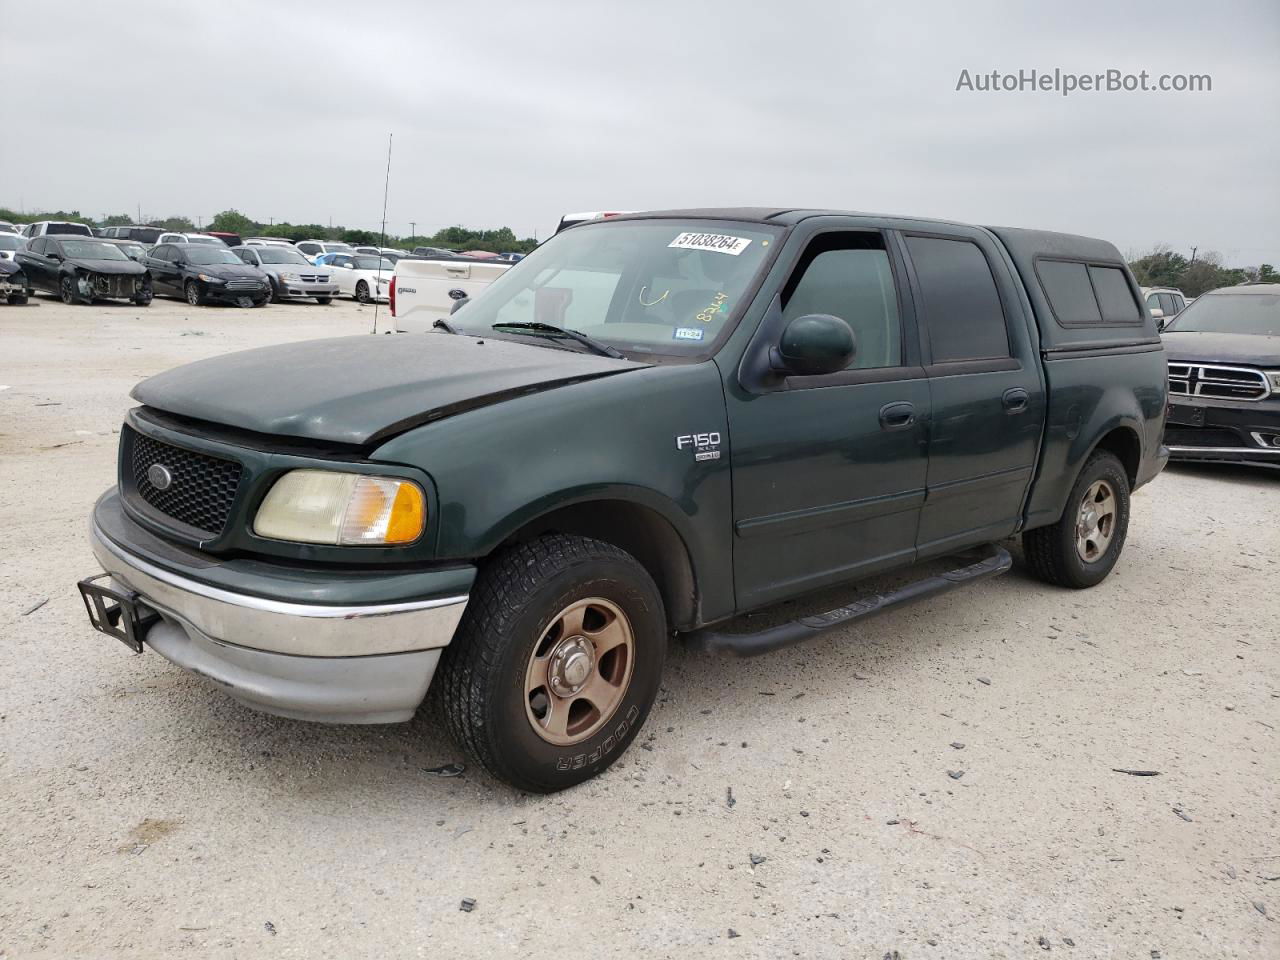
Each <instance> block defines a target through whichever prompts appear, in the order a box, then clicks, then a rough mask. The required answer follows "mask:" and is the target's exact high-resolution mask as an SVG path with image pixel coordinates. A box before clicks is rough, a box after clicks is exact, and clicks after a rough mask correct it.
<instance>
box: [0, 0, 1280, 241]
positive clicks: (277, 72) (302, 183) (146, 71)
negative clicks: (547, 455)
mask: <svg viewBox="0 0 1280 960" xmlns="http://www.w3.org/2000/svg"><path fill="white" fill-rule="evenodd" d="M4 17H5V31H4V34H3V38H2V39H0V45H2V46H0V50H3V62H4V63H5V64H6V66H7V67H8V68H9V69H8V71H7V72H8V76H9V78H10V90H11V91H13V92H14V93H15V94H16V97H15V100H13V101H11V103H16V105H17V106H20V110H19V111H18V115H20V116H21V117H22V118H23V132H22V134H20V135H17V136H15V135H14V133H13V132H12V130H11V131H10V132H9V133H8V134H7V137H6V139H7V140H8V141H9V142H8V144H7V146H6V147H5V148H4V149H3V150H0V204H3V205H7V206H8V205H17V204H18V203H19V202H22V203H24V204H26V205H27V206H28V207H39V206H65V207H78V208H80V209H81V210H83V211H85V212H86V213H94V214H100V213H103V212H118V211H126V210H127V211H132V210H134V209H135V207H136V205H137V204H139V203H140V204H141V206H142V209H143V211H144V213H145V214H149V215H153V216H157V217H158V216H165V215H168V214H175V213H186V214H188V215H192V216H200V217H203V218H206V219H207V218H208V217H209V216H211V215H212V214H214V213H215V212H217V211H218V210H222V209H224V208H226V207H229V206H235V207H237V208H239V209H240V210H242V211H243V212H245V213H247V214H249V215H250V216H253V217H255V218H263V219H265V218H266V217H275V218H276V219H277V220H282V219H287V220H292V221H320V222H326V221H328V220H329V219H330V218H332V220H333V222H335V223H345V224H347V225H349V226H363V227H375V226H376V225H377V222H378V220H379V218H380V215H381V204H382V176H383V168H384V164H385V149H386V137H387V134H388V132H394V134H395V148H394V154H393V158H392V177H391V190H390V209H389V212H388V219H389V222H390V229H392V230H393V231H395V232H406V231H407V230H408V225H409V222H410V221H411V220H412V221H416V222H417V224H418V228H419V231H428V230H434V229H435V228H438V227H440V226H444V225H448V224H450V223H455V222H461V223H466V224H469V225H473V226H497V225H500V224H509V225H510V226H512V227H513V228H514V229H515V230H516V231H517V232H518V233H520V234H522V235H524V234H528V233H533V232H534V231H535V230H536V231H537V232H538V234H539V236H545V235H546V234H547V233H548V232H549V230H550V229H551V227H552V226H553V225H554V224H555V222H556V220H557V219H558V217H559V215H560V213H561V212H563V211H566V210H577V209H601V208H654V207H672V206H693V205H698V206H704V205H722V204H723V205H729V204H766V205H767V204H780V205H810V206H829V207H839V208H847V209H858V210H873V211H878V212H902V213H912V214H919V215H924V216H940V217H950V218H955V219H962V220H971V221H976V222H981V223H1007V224H1015V225H1025V226H1036V227H1044V228H1050V229H1061V230H1070V231H1076V232H1082V233H1088V234H1094V235H1098V236H1103V237H1107V238H1108V239H1111V240H1113V241H1115V242H1116V243H1117V244H1119V245H1120V246H1121V247H1122V248H1135V249H1136V248H1143V247H1147V246H1150V245H1151V244H1153V243H1156V242H1167V243H1170V244H1173V245H1174V246H1175V247H1178V248H1189V247H1190V246H1191V245H1193V244H1194V245H1197V246H1199V247H1200V248H1201V249H1202V250H1205V249H1217V250H1220V251H1222V252H1223V253H1224V254H1225V255H1227V257H1228V258H1229V259H1231V260H1233V261H1235V262H1248V263H1257V262H1262V261H1269V262H1273V263H1276V262H1280V228H1278V227H1277V223H1280V216H1278V214H1280V179H1278V178H1277V177H1276V175H1275V158H1276V157H1277V155H1280V149H1278V148H1280V130H1277V128H1276V125H1275V123H1274V121H1267V120H1266V119H1265V118H1266V117H1274V116H1276V115H1280V93H1278V90H1280V85H1278V84H1277V81H1278V80H1280V67H1277V61H1276V56H1275V52H1276V50H1278V49H1280V7H1277V5H1276V4H1275V3H1274V0H1256V2H1240V3H1231V4H1219V5H1216V6H1212V7H1210V6H1206V5H1205V4H1203V3H1198V4H1194V5H1193V4H1190V3H1187V4H1181V3H1170V2H1163V3H1157V4H1146V5H1143V4H1123V5H1122V4H1114V3H1098V2H1084V3H1072V4H1069V5H1047V4H1036V5H1021V4H983V3H976V4H975V3H967V4H951V3H937V4H920V3H916V4H895V5H892V6H890V5H888V4H883V3H833V2H811V0H804V2H789V3H786V4H779V5H775V6H772V7H770V8H767V9H766V8H763V7H761V6H759V5H749V4H744V3H741V2H738V3H728V2H712V3H690V2H688V0H685V2H683V3H673V2H666V0H654V2H648V3H644V4H636V3H628V4H623V3H616V4H615V3H604V2H601V3H594V4H591V3H577V2H565V3H549V2H548V3H537V4H519V5H517V4H483V5H477V4H466V3H458V2H456V0H455V2H450V3H443V4H435V3H393V2H386V3H364V4H358V5H357V4H351V3H344V4H331V3H327V2H311V3H280V2H272V3H266V2H261V0H259V2H224V3H219V4H201V5H198V6H197V5H193V4H172V3H158V2H143V0H137V2H135V0H113V2H111V3H89V2H85V3H82V4H75V3H60V4H48V3H28V4H17V3H5V4H4ZM1055 67H1059V68H1061V69H1063V70H1066V71H1072V72H1076V73H1091V72H1101V71H1104V70H1106V69H1108V68H1116V69H1120V70H1124V71H1131V72H1137V71H1139V70H1144V69H1145V70H1148V71H1150V72H1152V73H1155V74H1158V73H1162V72H1169V73H1208V74H1210V75H1212V77H1213V91H1212V92H1211V93H1200V94H1189V93H1188V94H1177V93H1162V94H1156V93H1131V94H1125V93H1077V94H1075V95H1073V96H1071V97H1068V98H1063V97H1060V96H1056V95H1053V94H1033V93H999V94H993V93H985V94H984V93H969V92H957V91H956V90H955V85H956V80H957V78H958V76H959V75H960V71H961V70H962V69H968V70H970V71H971V72H974V73H978V72H989V71H991V70H993V69H994V70H1000V71H1002V72H1016V71H1017V70H1019V69H1022V68H1025V69H1031V68H1036V69H1040V70H1052V69H1053V68H1055ZM15 78H21V79H17V80H15ZM9 115H10V117H12V116H13V115H14V114H13V112H12V111H11V112H10V114H9Z"/></svg>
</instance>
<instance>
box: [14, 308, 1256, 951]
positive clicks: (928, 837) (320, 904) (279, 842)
mask: <svg viewBox="0 0 1280 960" xmlns="http://www.w3.org/2000/svg"><path fill="white" fill-rule="evenodd" d="M372 314H373V310H372V308H358V307H356V306H354V305H353V304H350V303H335V304H334V305H332V306H330V307H327V308H325V307H318V306H314V305H301V304H297V305H280V306H273V307H269V308H265V309H260V310H237V309H234V308H217V307H203V308H190V307H188V306H187V305H186V304H183V303H178V302H175V301H157V302H156V303H155V304H154V305H153V306H152V307H151V308H149V309H145V310H144V309H138V308H135V307H133V306H131V305H129V306H94V307H86V306H77V307H65V306H63V305H61V304H59V303H57V302H54V301H51V300H48V299H43V298H41V299H39V300H38V305H34V306H29V307H25V308H5V307H2V306H0V623H3V625H4V633H5V642H4V643H3V644H2V645H0V824H2V829H0V956H3V957H5V958H11V957H12V958H16V957H58V958H62V957H94V958H100V957H156V956H184V955H185V956H193V957H205V956H209V957H259V956H261V957H306V958H316V957H334V958H349V957H385V958H398V957H427V956H451V957H503V956H520V957H541V956H551V955H553V954H555V955H564V952H565V951H568V952H569V953H571V954H572V955H573V956H576V957H583V958H590V957H597V956H632V955H637V954H643V955H645V956H661V957H688V956H726V957H779V956H792V955H794V956H800V957H866V958H872V960H880V958H881V957H885V956H888V957H895V958H896V957H901V958H903V960H912V958H918V957H938V958H951V957H1027V956H1032V955H1037V956H1038V955H1040V953H1042V952H1043V951H1045V950H1049V949H1052V951H1053V952H1054V954H1055V955H1061V954H1065V955H1066V956H1070V957H1138V958H1144V960H1145V958H1148V957H1162V958H1175V957H1179V958H1181V957H1258V958H1263V957H1270V958H1275V957H1278V956H1280V923H1278V921H1280V815H1278V807H1280V729H1278V728H1280V639H1278V638H1277V634H1278V633H1280V629H1278V625H1280V589H1277V585H1278V584H1280V532H1278V531H1280V475H1278V474H1272V473H1263V472H1251V471H1246V470H1241V469H1230V468H1204V467H1197V468H1188V467H1174V468H1170V469H1169V470H1168V471H1166V473H1165V474H1164V475H1163V476H1162V477H1161V478H1160V479H1159V480H1158V481H1157V482H1156V483H1154V484H1153V485H1151V486H1150V487H1148V488H1147V489H1145V490H1143V491H1142V492H1141V493H1139V494H1138V495H1137V496H1136V497H1135V499H1134V502H1133V520H1132V526H1131V529H1130V534H1129V541H1128V546H1127V548H1126V551H1125V554H1124V556H1123V558H1122V560H1121V562H1120V565H1119V567H1118V568H1117V570H1116V572H1115V573H1114V574H1113V575H1112V577H1111V578H1110V579H1109V580H1108V581H1106V582H1105V583H1104V584H1102V585H1101V586H1099V587H1097V588H1095V589H1093V590H1091V591H1087V592H1070V591H1064V590H1058V589H1054V588H1050V587H1048V586H1045V585H1043V584H1040V583H1037V582H1034V581H1032V580H1031V579H1030V578H1029V577H1027V576H1026V575H1025V573H1024V572H1023V571H1022V569H1021V567H1019V566H1015V569H1014V571H1013V572H1012V573H1011V574H1009V575H1007V576H1005V577H1001V578H998V579H996V580H994V581H989V582H987V583H984V584H981V585H978V586H976V587H972V588H970V589H968V590H965V591H960V592H958V593H954V594H951V595H948V596H945V597H943V598H940V599H938V600H936V601H934V602H931V603H925V604H922V605H919V606H916V607H914V608H910V609H906V610H902V611H899V612H895V613H891V614H888V615H886V616H883V617H881V618H879V619H877V620H873V621H871V622H869V623H867V624H865V625H863V626H860V627H858V628H857V629H856V630H845V631H839V632H836V633H834V634H832V635H830V636H828V637H827V638H825V639H822V640H820V641H818V642H815V643H813V644H811V645H809V646H807V647H802V648H797V649H793V650H790V651H785V652H782V653H779V654H775V655H773V656H769V657H765V658H761V659H757V660H752V661H736V660H721V659H716V658H712V657H706V656H695V655H692V654H689V653H686V652H684V651H683V650H681V649H679V648H673V649H672V651H671V656H670V657H669V659H668V670H667V675H666V680H665V686H664V691H663V693H662V694H661V696H660V702H659V703H658V704H657V706H656V707H655V710H654V713H653V715H652V716H651V717H650V718H649V721H648V724H647V726H646V728H645V730H644V732H643V733H642V734H641V740H640V741H638V742H637V744H636V745H635V746H633V747H632V749H631V750H630V751H629V752H628V754H627V755H626V756H625V757H623V758H622V760H620V761H619V762H618V763H617V764H615V765H614V767H613V768H612V769H611V770H609V771H608V772H607V773H606V774H605V775H604V776H603V777H601V778H599V779H598V780H596V781H594V782H592V783H589V784H587V785H585V786H582V787H580V788H577V789H574V790H571V791H568V792H566V793H563V794H560V795H557V796H552V797H530V796H525V795H521V794H518V793H516V792H514V791H512V790H509V789H507V788H506V787H504V786H502V785H500V784H498V783H495V782H494V781H493V780H491V779H490V778H489V777H488V776H486V775H485V774H484V773H483V772H482V771H479V770H477V769H475V768H468V769H467V770H466V772H465V773H463V774H462V775H461V776H458V777H452V778H446V777H442V776H440V775H438V774H436V773H433V772H432V768H436V767H440V766H441V765H444V764H448V763H451V762H454V761H457V760H460V759H463V758H462V757H461V756H460V755H459V753H458V752H457V751H456V750H455V748H454V747H453V746H452V745H451V744H450V743H449V742H448V740H447V739H446V738H445V737H444V736H443V735H442V734H441V732H440V731H438V730H437V729H436V728H435V727H434V726H433V724H432V723H431V720H430V718H429V717H428V716H426V715H425V711H424V715H420V716H419V718H418V719H417V720H415V721H414V722H413V723H411V724H406V725H401V726H393V727H322V726H316V725H310V724H305V723H300V722H294V721H289V720H282V719H277V718H273V717H268V716H263V715H259V714H256V713H253V712H251V711H249V710H248V709H246V708H244V707H241V706H239V705H238V704H237V703H235V702H234V701H232V700H231V699H229V698H228V697H226V696H225V695H224V694H222V693H220V692H219V691H218V690H216V689H214V688H212V687H211V686H209V685H207V684H205V683H203V682H201V681H199V680H198V679H196V678H193V677H191V676H189V675H187V674H185V673H184V672H182V671H181V670H179V669H178V668H176V667H173V666H171V665H169V664H168V663H167V662H166V661H164V660H163V659H161V658H160V657H159V656H157V655H155V654H151V653H148V654H144V655H143V656H140V657H134V656H133V655H131V654H130V653H129V652H128V651H127V650H126V649H125V648H124V647H123V646H122V645H121V644H118V643H116V642H114V641H112V640H110V639H108V638H105V637H103V636H101V635H99V634H96V633H94V632H93V631H92V630H91V629H90V628H89V626H88V624H87V622H86V619H85V615H84V610H83V608H82V606H81V604H80V600H79V597H78V596H77V594H76V591H75V581H76V580H77V579H79V578H80V577H83V576H87V575H89V574H92V573H96V572H97V567H96V566H95V565H94V560H93V557H92V555H91V554H90V552H89V548H88V545H87V542H86V534H85V529H86V521H87V517H88V514H89V510H90V507H91V505H92V503H93V501H94V500H95V499H96V497H97V496H98V495H99V493H100V492H101V491H102V490H103V489H105V488H106V487H107V486H109V485H110V484H111V483H112V482H114V469H115V446H116V441H117V435H116V432H115V431H116V430H117V429H118V427H119V424H120V421H121V418H122V415H123V414H124V412H125V410H126V409H127V408H128V407H129V406H130V404H131V402H130V401H129V399H128V391H129V389H130V387H131V386H132V385H133V384H134V383H135V382H136V381H137V380H139V379H140V378H142V377H144V376H147V375H150V374H153V373H157V372H159V371H162V370H165V369H167V368H169V367H172V366H175V365H177V364H180V363H184V362H186V361H189V360H194V359H197V358H201V357H206V356H210V355H213V354H219V353H224V352H227V351H231V350H235V349H239V348H242V347H248V346H257V345H261V344H267V343H277V342H284V341H293V340H302V339H307V338H311V337H316V336H327V335H340V334H360V333H367V332H368V330H369V329H370V325H371V321H372ZM380 317H381V320H382V321H383V323H382V325H383V326H387V325H388V324H387V323H386V321H388V320H389V318H388V317H387V315H386V311H385V308H383V310H382V311H381V314H380ZM44 601H47V602H44ZM42 602H43V605H39V604H41V603H42ZM778 618H779V619H786V618H788V616H787V615H786V614H780V615H779V616H778ZM987 681H989V683H988V682H987ZM1117 767H1118V768H1129V769H1139V770H1157V771H1159V772H1160V775H1159V776H1153V777H1137V776H1130V775H1126V774H1124V773H1117V772H1113V768H1117ZM949 771H950V772H952V773H953V774H962V776H959V777H958V778H953V777H952V776H949V774H948V772H949ZM730 791H732V802H731V801H730V799H729V798H730ZM753 861H755V862H754V863H753ZM463 898H473V899H474V900H475V906H474V909H473V910H471V911H470V912H465V911H463V910H461V909H460V903H461V901H462V899H463ZM1040 938H1044V939H1043V942H1041V940H1040Z"/></svg>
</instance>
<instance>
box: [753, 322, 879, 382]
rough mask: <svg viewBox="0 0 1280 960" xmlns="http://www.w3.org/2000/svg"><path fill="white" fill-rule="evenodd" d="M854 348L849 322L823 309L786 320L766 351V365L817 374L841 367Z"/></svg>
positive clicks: (849, 359) (850, 358)
mask: <svg viewBox="0 0 1280 960" xmlns="http://www.w3.org/2000/svg"><path fill="white" fill-rule="evenodd" d="M857 352H858V344H857V338H856V337H855V336H854V335H853V330H852V328H850V326H849V324H847V323H845V322H844V321H843V320H841V319H840V318H839V317H833V316H831V315H830V314H827V313H809V314H805V315H804V316H803V317H796V318H795V319H794V320H792V321H791V322H790V323H788V324H787V326H786V329H785V330H783V331H782V339H781V340H780V341H779V342H778V345H777V346H776V347H774V348H773V349H772V350H771V351H770V356H769V361H770V363H769V365H770V367H771V368H772V369H773V371H774V372H775V373H782V374H792V375H796V376H802V377H817V376H821V375H823V374H826V373H838V372H839V371H841V370H843V369H844V368H845V367H847V366H849V364H850V363H851V362H852V361H853V358H854V355H855V354H856V353H857Z"/></svg>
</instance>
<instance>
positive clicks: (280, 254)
mask: <svg viewBox="0 0 1280 960" xmlns="http://www.w3.org/2000/svg"><path fill="white" fill-rule="evenodd" d="M254 252H255V253H257V255H258V259H259V260H261V261H262V262H263V263H300V264H302V265H303V266H304V267H309V266H311V261H310V260H308V259H307V258H306V257H304V256H303V255H302V254H300V253H299V252H298V251H297V250H294V249H292V248H290V247H258V248H257V249H256V250H255V251H254Z"/></svg>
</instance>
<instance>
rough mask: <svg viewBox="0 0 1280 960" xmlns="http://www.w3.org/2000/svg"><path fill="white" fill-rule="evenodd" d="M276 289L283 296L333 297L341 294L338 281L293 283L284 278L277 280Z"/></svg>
mask: <svg viewBox="0 0 1280 960" xmlns="http://www.w3.org/2000/svg"><path fill="white" fill-rule="evenodd" d="M276 289H277V290H278V291H279V295H280V296H281V297H331V298H335V297H337V296H339V290H338V285H337V284H336V283H304V282H299V283H292V282H285V281H284V280H277V281H276Z"/></svg>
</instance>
